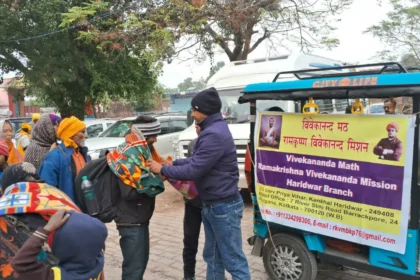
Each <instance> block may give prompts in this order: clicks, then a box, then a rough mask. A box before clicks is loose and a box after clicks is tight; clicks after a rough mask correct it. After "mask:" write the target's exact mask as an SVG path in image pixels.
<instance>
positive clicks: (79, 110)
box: [58, 104, 85, 121]
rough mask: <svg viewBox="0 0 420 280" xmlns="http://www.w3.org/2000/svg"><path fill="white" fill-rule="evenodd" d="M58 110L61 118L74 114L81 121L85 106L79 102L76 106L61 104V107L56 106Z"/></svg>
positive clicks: (83, 116) (83, 117)
mask: <svg viewBox="0 0 420 280" xmlns="http://www.w3.org/2000/svg"><path fill="white" fill-rule="evenodd" d="M58 111H59V112H60V114H61V118H63V119H64V118H69V117H71V116H75V117H76V118H78V119H79V120H81V121H83V120H84V119H85V106H84V104H81V105H79V106H77V107H75V106H72V107H70V106H63V107H61V108H58Z"/></svg>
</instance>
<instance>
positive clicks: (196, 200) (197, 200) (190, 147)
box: [184, 138, 203, 208]
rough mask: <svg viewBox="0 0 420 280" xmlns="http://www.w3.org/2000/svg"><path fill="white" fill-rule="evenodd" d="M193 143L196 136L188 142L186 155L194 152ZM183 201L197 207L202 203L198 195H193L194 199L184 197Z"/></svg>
mask: <svg viewBox="0 0 420 280" xmlns="http://www.w3.org/2000/svg"><path fill="white" fill-rule="evenodd" d="M195 143H197V138H195V139H194V140H191V142H190V144H188V151H187V157H191V156H192V155H193V154H194V146H195ZM184 201H185V202H186V203H188V204H190V205H191V206H194V207H197V208H201V207H202V205H203V202H202V201H201V199H200V196H199V195H198V196H197V197H195V198H194V199H191V200H188V199H186V198H185V197H184Z"/></svg>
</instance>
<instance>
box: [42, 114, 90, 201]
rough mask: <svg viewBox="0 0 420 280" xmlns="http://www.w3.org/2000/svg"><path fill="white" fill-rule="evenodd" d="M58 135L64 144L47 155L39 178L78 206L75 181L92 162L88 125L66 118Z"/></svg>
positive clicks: (72, 118)
mask: <svg viewBox="0 0 420 280" xmlns="http://www.w3.org/2000/svg"><path fill="white" fill-rule="evenodd" d="M57 134H58V137H59V138H60V139H61V141H62V143H61V144H60V145H58V147H57V148H56V149H53V150H52V151H50V152H49V153H48V154H47V156H46V157H45V159H44V162H43V163H42V165H41V167H40V169H39V176H40V178H41V179H42V180H43V181H45V183H47V184H49V185H51V186H56V187H58V188H59V189H60V190H62V191H63V192H64V193H66V194H67V195H68V196H69V197H70V198H71V199H72V200H73V201H74V202H75V203H76V204H77V203H78V201H77V198H76V195H75V192H74V180H75V178H76V176H77V174H78V173H79V172H80V170H82V169H83V167H85V164H86V162H89V161H90V157H89V156H88V154H87V152H88V149H87V148H86V147H85V140H86V138H87V135H86V125H85V124H84V123H83V122H82V121H80V120H79V119H78V118H76V117H70V118H65V119H63V120H62V121H61V123H60V125H59V127H58V131H57Z"/></svg>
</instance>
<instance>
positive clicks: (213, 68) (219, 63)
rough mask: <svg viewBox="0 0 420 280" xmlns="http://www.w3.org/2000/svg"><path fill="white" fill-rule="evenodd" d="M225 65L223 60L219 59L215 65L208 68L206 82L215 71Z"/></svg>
mask: <svg viewBox="0 0 420 280" xmlns="http://www.w3.org/2000/svg"><path fill="white" fill-rule="evenodd" d="M224 66H225V63H224V62H223V61H219V62H217V63H216V65H214V66H212V67H211V68H210V73H209V76H208V77H207V79H206V83H207V82H208V81H209V80H210V78H211V77H213V75H214V74H216V72H217V71H219V70H220V69H222V68H223V67H224Z"/></svg>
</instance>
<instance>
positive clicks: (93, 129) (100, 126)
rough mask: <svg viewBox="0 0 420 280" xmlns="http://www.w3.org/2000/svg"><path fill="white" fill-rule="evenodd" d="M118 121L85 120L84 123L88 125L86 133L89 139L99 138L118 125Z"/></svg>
mask: <svg viewBox="0 0 420 280" xmlns="http://www.w3.org/2000/svg"><path fill="white" fill-rule="evenodd" d="M116 122H117V121H116V120H111V119H93V120H89V119H87V120H86V119H85V121H84V123H85V124H86V133H87V135H88V138H93V137H97V136H99V135H100V134H101V133H102V132H104V131H105V130H106V129H107V128H108V127H110V126H111V125H112V124H114V123H116Z"/></svg>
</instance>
